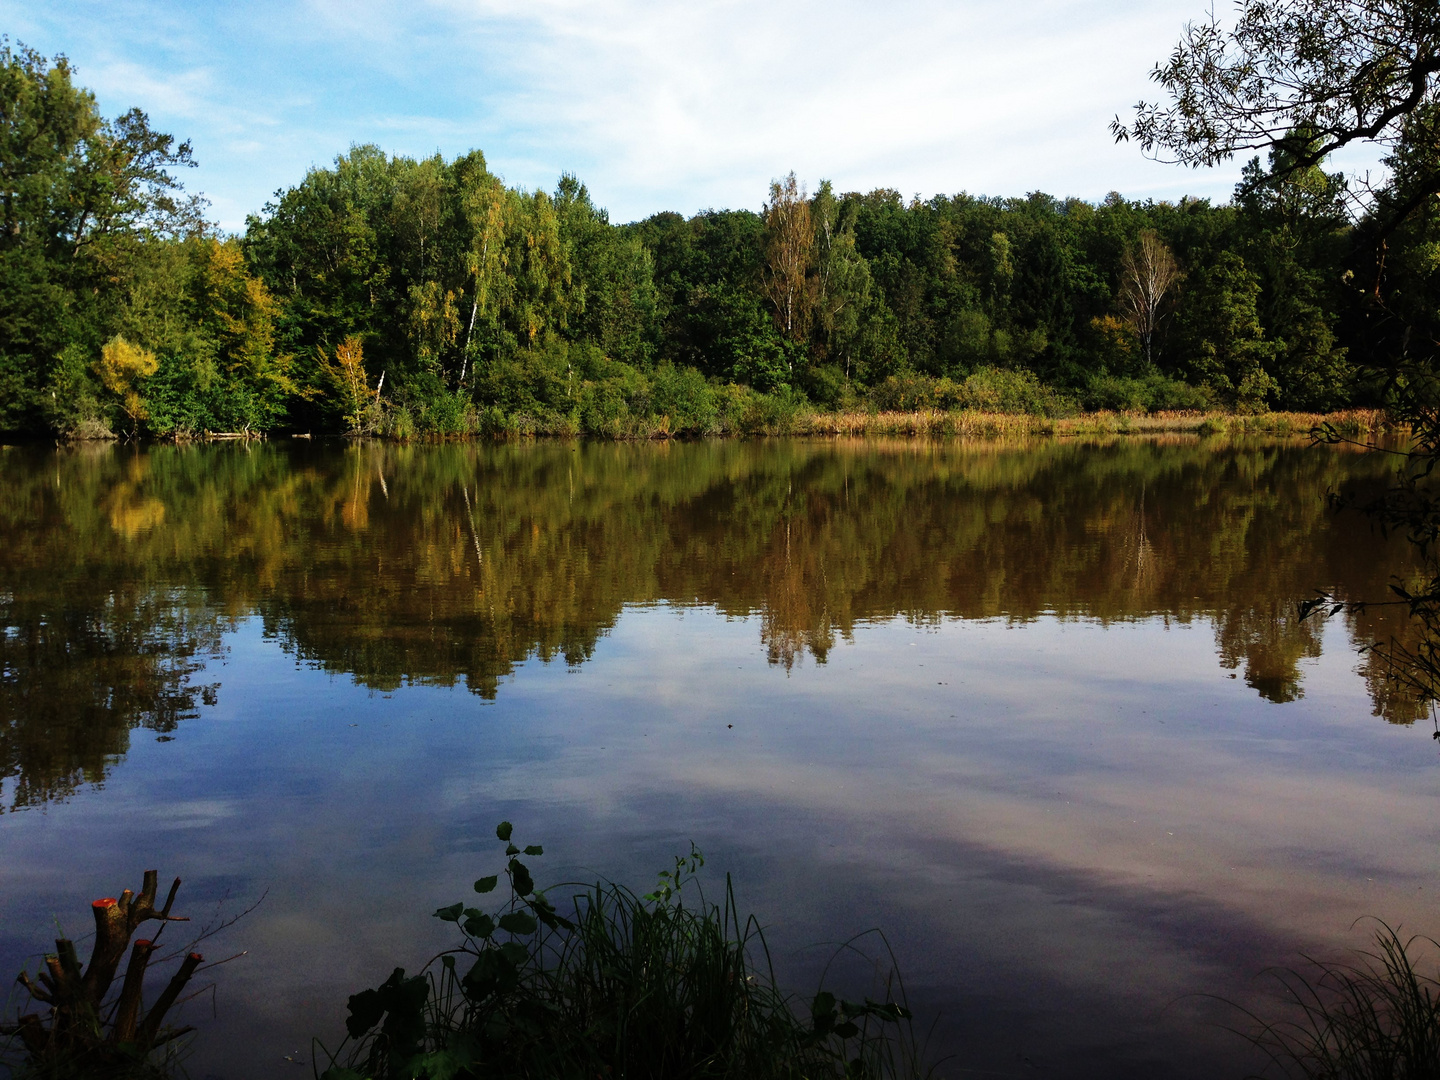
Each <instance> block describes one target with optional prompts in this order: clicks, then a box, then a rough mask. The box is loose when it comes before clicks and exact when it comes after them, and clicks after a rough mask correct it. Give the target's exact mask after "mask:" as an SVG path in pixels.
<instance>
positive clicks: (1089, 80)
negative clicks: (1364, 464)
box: [0, 0, 1237, 226]
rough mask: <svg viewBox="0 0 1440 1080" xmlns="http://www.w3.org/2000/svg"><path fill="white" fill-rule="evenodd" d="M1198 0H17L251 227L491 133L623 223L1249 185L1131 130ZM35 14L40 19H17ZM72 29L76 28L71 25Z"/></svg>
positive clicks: (5, 6) (506, 158) (533, 172)
mask: <svg viewBox="0 0 1440 1080" xmlns="http://www.w3.org/2000/svg"><path fill="white" fill-rule="evenodd" d="M1202 7H1203V5H1201V4H1200V3H1198V0H1162V2H1144V0H1129V2H1127V3H1114V2H1110V3H1105V2H1101V0H1038V2H1031V3H1023V4H1022V3H1015V2H1014V0H950V2H948V3H938V2H935V0H898V2H895V3H891V4H887V5H874V4H863V3H858V2H853V0H846V2H843V3H829V4H822V3H819V2H817V0H803V2H795V0H789V2H787V0H709V2H694V3H686V4H679V3H656V2H654V0H597V2H593V3H581V2H578V0H533V2H527V3H520V2H517V0H426V2H423V3H414V4H400V3H396V2H392V0H383V2H382V0H369V2H364V0H361V2H342V0H308V2H307V3H303V4H299V5H295V4H281V3H279V0H256V2H252V3H250V4H246V5H235V6H230V7H226V8H221V9H208V8H207V9H199V8H188V7H179V6H176V5H170V4H162V3H158V2H156V3H145V2H142V0H131V2H129V3H125V4H121V5H118V6H117V5H113V4H112V5H105V4H101V3H99V2H97V0H69V2H68V3H67V2H60V3H57V4H56V5H55V10H54V11H53V12H52V14H51V15H50V16H49V17H36V16H34V15H33V12H32V13H31V14H30V16H29V17H28V18H20V16H19V12H18V5H17V4H16V3H15V2H14V0H0V18H3V19H7V20H9V21H10V22H11V23H12V25H25V26H26V27H27V31H29V32H38V33H40V34H41V36H42V37H44V38H46V40H44V41H42V42H36V44H39V45H41V46H42V47H44V48H47V49H51V48H63V49H65V50H66V51H68V52H70V53H71V55H72V56H73V57H74V58H75V59H76V60H77V62H78V63H79V64H80V67H81V75H82V79H84V80H86V81H87V82H88V83H89V84H90V85H93V86H95V87H96V88H97V89H98V90H100V91H101V96H102V103H103V104H104V105H105V106H106V108H107V110H108V111H111V112H113V111H118V109H119V108H122V107H125V106H126V105H128V104H130V103H135V104H139V105H141V107H143V108H146V109H147V110H149V111H150V112H151V113H152V116H153V117H154V118H155V119H156V121H157V123H158V124H160V125H161V126H166V125H168V128H169V129H170V130H174V131H176V133H177V134H181V135H185V136H189V137H192V138H193V139H194V140H195V143H196V149H197V156H199V157H200V158H201V160H202V163H203V168H202V170H201V171H200V173H199V174H198V175H197V177H196V179H197V180H198V181H199V183H198V186H201V187H203V188H204V189H205V190H207V191H208V192H209V193H210V194H211V195H212V197H213V198H214V199H215V201H216V206H217V208H219V207H225V208H226V209H225V211H224V214H225V219H226V224H227V225H230V226H239V225H240V224H241V217H242V216H243V211H244V210H245V209H254V208H256V207H258V206H259V205H260V204H261V203H262V202H263V201H264V199H265V198H266V197H267V196H268V195H269V193H270V192H271V191H273V190H274V189H275V188H276V187H279V186H281V185H284V184H289V183H293V182H295V181H296V180H298V179H299V177H300V176H301V175H302V174H303V171H304V169H305V168H306V167H308V166H309V165H311V164H316V163H323V162H326V161H328V160H329V159H330V158H331V157H333V155H334V154H335V153H337V152H340V151H343V150H344V149H345V148H346V147H347V146H348V145H349V144H350V143H352V142H366V141H375V142H377V143H379V144H380V145H382V146H383V147H385V148H387V149H390V150H394V151H397V152H401V153H411V154H421V153H430V152H433V151H434V150H436V149H440V150H443V151H444V152H446V153H447V154H454V153H458V152H461V151H464V150H466V149H469V148H471V147H473V146H479V147H480V148H481V149H483V150H484V151H485V152H486V156H487V158H488V159H489V161H490V162H491V165H492V167H493V168H495V169H496V170H497V171H498V172H500V173H502V174H503V175H504V176H505V177H506V178H507V179H508V180H509V181H511V182H512V183H522V184H525V185H527V186H540V185H543V186H547V187H548V186H550V185H551V184H553V183H554V181H555V178H556V176H557V175H558V174H559V173H560V172H561V171H562V170H570V171H575V172H577V173H578V174H580V176H581V177H582V179H584V180H586V181H587V183H589V184H590V187H591V189H592V192H593V193H594V195H595V197H596V199H597V201H598V202H600V203H601V204H602V205H608V206H609V207H610V208H611V210H612V215H613V217H614V218H615V219H616V220H628V219H631V218H635V217H640V216H644V215H646V214H649V213H653V212H655V211H657V210H661V209H676V210H680V211H683V212H693V211H694V210H695V209H698V208H701V207H704V206H712V205H713V206H752V207H753V206H758V205H759V203H760V201H761V200H762V198H763V196H764V193H765V189H766V185H767V184H768V182H769V180H770V179H771V178H773V177H777V176H779V175H781V174H783V173H785V172H787V171H788V170H790V169H791V168H793V169H795V170H796V171H797V172H798V173H799V174H800V175H801V176H802V177H803V178H805V179H806V180H808V181H809V182H810V183H811V186H812V187H813V185H814V183H815V182H816V181H817V180H819V179H820V178H821V177H828V178H830V179H833V180H834V181H835V183H836V186H837V187H838V188H840V189H841V190H854V189H860V190H866V189H869V188H872V187H876V186H887V187H895V188H898V189H899V190H900V191H902V192H903V193H905V194H907V195H909V194H913V193H921V194H924V195H929V194H933V193H936V192H944V193H953V192H956V191H960V190H968V191H971V192H974V193H980V194H995V195H1022V194H1024V193H1026V192H1027V191H1031V190H1036V189H1041V190H1046V191H1049V192H1051V193H1052V194H1056V195H1068V194H1076V195H1080V196H1083V197H1087V198H1100V197H1102V196H1103V195H1104V194H1105V192H1106V191H1108V190H1111V189H1118V190H1120V191H1122V192H1124V193H1126V194H1130V195H1146V194H1159V195H1169V196H1172V197H1173V196H1175V195H1178V194H1179V193H1181V192H1184V191H1196V192H1198V193H1201V194H1212V195H1215V194H1218V195H1220V196H1222V197H1223V196H1224V195H1225V194H1226V193H1227V192H1228V190H1229V188H1230V186H1231V184H1232V183H1233V179H1234V176H1235V173H1236V172H1237V169H1226V170H1222V171H1221V172H1220V173H1218V174H1216V175H1214V176H1210V175H1206V174H1198V175H1197V174H1193V173H1187V172H1183V171H1180V170H1176V169H1173V168H1169V167H1165V166H1160V165H1156V164H1154V163H1152V162H1147V161H1145V160H1144V159H1143V158H1142V157H1141V155H1140V153H1139V151H1138V150H1136V149H1135V148H1133V147H1125V146H1122V147H1115V146H1113V145H1112V144H1111V140H1110V138H1109V135H1108V133H1107V131H1106V125H1107V123H1108V121H1109V119H1110V117H1111V116H1112V115H1114V114H1115V113H1117V112H1119V113H1124V112H1125V111H1126V110H1128V108H1129V107H1130V106H1131V105H1133V103H1134V102H1135V101H1136V100H1137V99H1138V98H1139V97H1140V96H1141V95H1142V94H1144V93H1146V92H1147V90H1148V89H1149V87H1150V84H1149V83H1148V81H1147V79H1146V73H1147V71H1148V69H1149V67H1150V65H1151V64H1152V63H1153V62H1154V61H1155V60H1156V59H1157V58H1159V57H1162V56H1164V55H1165V54H1166V53H1167V52H1168V50H1169V49H1170V48H1171V46H1172V45H1173V43H1174V41H1175V39H1176V37H1177V35H1178V34H1179V32H1180V29H1181V26H1182V24H1183V22H1184V21H1185V19H1186V18H1188V17H1194V16H1198V15H1200V14H1202V10H1201V9H1202ZM17 18H18V19H19V23H18V24H17V22H16V19H17ZM64 35H70V38H69V39H67V40H63V41H62V40H61V37H62V36H64Z"/></svg>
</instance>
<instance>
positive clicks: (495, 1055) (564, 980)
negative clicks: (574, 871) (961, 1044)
mask: <svg viewBox="0 0 1440 1080" xmlns="http://www.w3.org/2000/svg"><path fill="white" fill-rule="evenodd" d="M496 836H497V837H498V838H499V840H500V841H501V842H502V843H504V844H505V845H506V846H505V857H506V860H507V861H506V863H505V867H504V870H503V875H504V877H505V878H506V879H507V881H508V883H509V886H510V897H509V901H508V903H506V904H505V905H504V906H503V907H501V908H500V909H498V910H496V911H493V912H484V911H481V910H479V909H477V908H472V907H467V906H466V904H465V903H464V901H459V902H456V903H454V904H451V905H449V906H447V907H442V908H440V909H439V910H437V911H436V912H435V917H436V918H438V919H440V920H441V921H443V922H448V923H453V924H455V926H456V928H457V929H458V930H459V932H460V942H459V944H457V945H456V946H455V947H453V948H450V949H446V950H445V951H443V952H441V953H440V954H439V955H438V956H436V957H435V958H434V959H433V960H431V961H430V963H429V964H427V965H426V967H425V969H424V971H422V972H421V973H420V974H418V975H413V976H409V977H407V976H406V974H405V972H404V970H403V969H401V968H396V969H395V970H394V971H393V972H392V973H391V975H390V977H389V978H388V979H386V980H385V982H383V983H382V984H381V985H380V986H378V987H375V988H374V989H371V990H365V991H362V992H361V993H359V994H355V995H353V996H352V997H351V998H350V1001H349V1011H350V1015H349V1018H348V1020H347V1021H346V1033H347V1038H346V1041H345V1042H344V1043H342V1044H341V1046H340V1048H339V1049H338V1050H337V1052H336V1053H334V1054H328V1053H326V1057H327V1058H328V1059H329V1067H328V1068H326V1070H325V1072H324V1073H323V1074H322V1080H360V1078H367V1080H394V1078H401V1077H404V1078H406V1080H409V1078H428V1080H441V1078H445V1080H450V1078H468V1077H480V1076H528V1077H575V1076H626V1077H634V1078H653V1080H661V1078H666V1080H669V1078H695V1080H699V1078H705V1077H717V1078H718V1077H734V1078H737V1080H738V1078H741V1077H745V1078H752V1077H753V1078H763V1077H787V1078H796V1080H799V1078H800V1077H822V1076H831V1077H835V1078H837V1080H839V1078H842V1077H845V1078H849V1077H876V1078H880V1077H898V1076H912V1077H913V1076H921V1075H926V1074H925V1073H924V1071H923V1070H922V1068H921V1065H920V1062H919V1055H918V1052H917V1045H916V1040H915V1037H914V1033H913V1031H912V1029H911V1027H910V1019H911V1017H910V1013H909V1011H908V1010H907V1009H906V1008H905V1006H904V1004H903V1000H902V1001H894V1000H891V997H890V991H891V989H892V988H894V989H895V990H896V991H897V992H898V993H899V995H900V997H901V998H902V999H903V988H901V987H900V984H899V981H898V978H893V977H892V979H891V980H889V981H888V982H887V983H886V984H885V986H884V987H883V989H884V991H885V994H884V997H885V1000H884V1001H873V1000H871V999H869V998H866V999H864V1000H863V1001H861V1002H859V1003H852V1002H849V1001H843V1000H840V999H837V998H836V997H835V995H834V994H832V993H830V992H828V991H826V990H823V989H822V990H821V991H820V992H819V993H817V994H816V995H815V997H814V999H813V1001H812V1002H811V1003H810V1008H809V1009H808V1010H807V1011H808V1013H809V1016H808V1018H805V1017H804V1016H803V1015H802V1013H801V1011H800V1010H799V1009H797V1008H796V1003H795V1002H793V1000H792V999H790V998H788V997H786V996H785V995H784V994H782V993H781V992H780V991H779V990H778V989H777V988H776V986H775V979H774V974H773V972H772V971H771V969H770V967H769V963H768V953H767V952H766V949H765V940H764V935H763V934H762V933H761V930H760V927H759V924H758V923H757V922H756V920H755V918H754V917H753V916H750V917H742V916H741V914H740V913H739V910H738V908H737V907H736V904H735V895H734V889H733V887H732V886H731V884H730V882H729V880H728V879H727V881H726V889H725V896H724V900H723V901H722V902H721V903H718V904H717V903H713V902H711V901H708V900H707V899H706V898H705V895H704V893H703V891H702V890H701V889H700V887H699V884H698V881H697V879H696V874H697V872H698V871H699V869H700V868H701V867H702V866H703V865H704V862H705V860H704V857H703V856H702V855H701V854H700V852H699V851H698V850H697V849H696V848H695V847H694V845H691V849H690V853H689V854H688V855H685V856H679V857H677V858H676V859H675V860H674V863H673V865H672V867H671V868H670V869H667V870H662V871H661V872H660V875H659V879H658V882H657V885H656V887H655V889H654V890H653V891H651V892H649V893H646V894H644V895H643V896H636V895H635V894H634V893H632V892H630V891H629V890H628V889H626V888H625V887H624V886H621V885H616V884H613V883H604V882H602V883H597V884H596V885H594V886H589V887H585V886H576V888H579V889H580V890H581V891H579V892H577V893H575V894H574V895H572V896H571V897H570V899H569V903H568V905H567V912H568V914H561V912H560V910H559V909H558V908H557V907H556V906H555V905H554V904H553V903H552V902H551V901H550V900H549V899H548V898H547V896H546V894H545V893H543V892H540V891H537V890H536V888H535V882H534V878H533V877H532V875H531V873H530V870H529V867H528V865H527V864H526V863H523V862H522V861H521V860H520V858H519V856H521V855H524V856H525V857H527V858H531V857H539V856H540V855H542V854H543V850H542V848H541V847H540V846H539V845H529V846H526V847H525V848H524V849H523V850H522V849H521V848H520V847H519V846H518V845H517V844H515V843H514V842H513V841H512V830H511V826H510V823H509V822H501V824H500V826H499V828H498V829H497V830H496ZM499 878H500V875H491V876H489V877H484V878H481V879H480V880H479V881H477V882H476V883H475V891H476V892H477V893H479V894H482V895H488V894H489V893H490V892H492V891H493V890H494V889H495V886H496V884H497V882H498V881H499ZM552 891H553V890H552ZM322 1052H323V1051H322ZM342 1060H343V1064H342V1063H341V1062H342Z"/></svg>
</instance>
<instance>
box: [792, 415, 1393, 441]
mask: <svg viewBox="0 0 1440 1080" xmlns="http://www.w3.org/2000/svg"><path fill="white" fill-rule="evenodd" d="M1327 426H1328V427H1329V429H1331V430H1333V431H1335V432H1336V433H1338V434H1340V435H1343V436H1347V437H1354V436H1362V435H1367V434H1371V433H1375V432H1380V431H1385V430H1388V429H1389V428H1390V427H1391V424H1390V421H1389V420H1388V419H1387V417H1386V414H1385V413H1384V412H1383V411H1382V410H1379V409H1349V410H1345V411H1343V412H1334V413H1289V412H1279V413H1276V412H1272V413H1260V414H1257V415H1253V416H1244V415H1236V414H1232V413H1222V412H1155V413H1127V412H1094V413H1083V414H1081V415H1078V416H1064V417H1048V416H1030V415H1024V414H1015V413H989V412H975V411H969V410H962V411H956V412H946V411H943V410H940V409H921V410H918V411H916V412H841V413H810V414H806V415H803V416H801V417H798V418H796V420H795V421H794V422H793V425H792V426H791V428H790V430H789V431H788V432H783V433H784V434H795V435H816V436H854V435H898V436H949V437H957V438H962V439H999V438H1006V437H1009V436H1023V435H1048V436H1068V435H1145V434H1170V433H1180V434H1194V435H1221V434H1235V435H1308V434H1309V433H1310V432H1312V431H1317V430H1320V429H1322V428H1325V427H1327ZM781 433H782V432H767V434H781Z"/></svg>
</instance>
